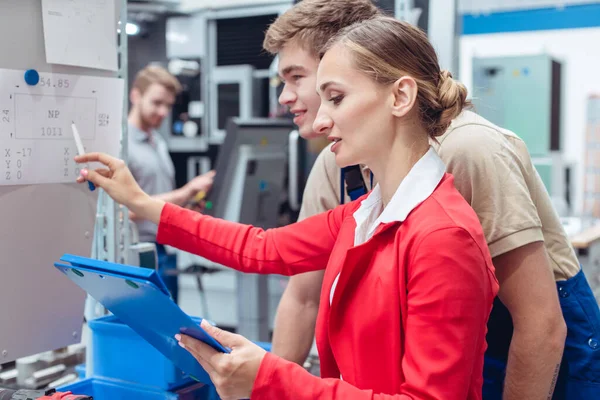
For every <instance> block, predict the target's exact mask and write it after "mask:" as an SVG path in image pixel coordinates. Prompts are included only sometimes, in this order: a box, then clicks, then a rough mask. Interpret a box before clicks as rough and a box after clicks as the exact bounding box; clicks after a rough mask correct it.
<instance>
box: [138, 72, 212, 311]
mask: <svg viewBox="0 0 600 400" xmlns="http://www.w3.org/2000/svg"><path fill="white" fill-rule="evenodd" d="M180 91H181V85H180V83H179V82H178V81H177V78H175V77H174V76H173V75H171V74H170V73H169V72H168V71H167V70H165V69H164V68H162V67H158V66H148V67H146V68H144V69H143V70H141V71H140V72H138V74H137V75H136V78H135V80H134V82H133V85H132V89H131V94H130V100H131V110H130V112H129V117H128V150H129V151H128V165H129V169H130V170H131V172H132V174H133V176H134V178H135V179H136V181H137V182H138V184H139V185H140V187H141V188H142V189H143V190H144V191H145V192H146V193H148V194H150V195H152V196H155V197H157V198H161V199H162V200H164V201H167V202H169V203H174V204H177V205H180V206H183V205H186V204H187V203H189V202H190V201H191V200H192V199H193V198H194V197H195V196H196V195H197V194H198V193H199V192H204V193H206V192H208V190H210V187H211V186H212V181H213V176H214V172H212V171H211V172H209V173H207V174H204V175H200V176H198V177H196V178H194V179H192V180H191V181H190V182H188V183H187V184H186V185H185V186H183V187H181V188H179V189H175V168H174V167H173V162H172V161H171V156H170V155H169V150H168V148H167V144H166V142H165V141H164V139H163V138H162V137H161V136H160V134H158V133H157V132H156V129H157V128H158V127H159V126H160V125H161V124H162V122H163V120H164V119H165V117H166V116H167V115H168V114H169V113H170V112H171V109H172V108H173V103H174V102H175V97H176V96H177V94H178V93H179V92H180ZM130 216H131V218H132V219H133V220H134V221H135V222H136V225H137V228H138V232H139V240H140V241H141V242H156V233H157V228H158V227H157V225H156V224H153V223H152V222H150V221H143V220H139V219H137V218H136V217H135V215H133V214H131V215H130ZM156 249H157V253H158V265H159V271H160V273H161V276H162V279H163V280H164V282H165V284H166V285H167V287H168V289H169V291H170V292H171V295H172V296H173V299H174V300H175V302H177V295H178V290H177V276H176V275H168V271H169V270H172V269H175V268H177V260H176V258H175V255H174V254H168V253H167V252H166V251H165V248H164V246H162V245H160V244H158V243H157V244H156Z"/></svg>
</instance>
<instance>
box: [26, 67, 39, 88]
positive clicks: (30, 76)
mask: <svg viewBox="0 0 600 400" xmlns="http://www.w3.org/2000/svg"><path fill="white" fill-rule="evenodd" d="M39 81H40V74H38V72H37V71H36V70H35V69H28V70H27V71H25V82H26V83H27V84H28V85H31V86H35V85H37V84H38V82H39Z"/></svg>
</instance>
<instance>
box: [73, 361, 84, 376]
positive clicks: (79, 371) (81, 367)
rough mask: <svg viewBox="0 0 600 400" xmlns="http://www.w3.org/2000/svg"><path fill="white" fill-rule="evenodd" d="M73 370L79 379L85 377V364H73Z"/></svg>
mask: <svg viewBox="0 0 600 400" xmlns="http://www.w3.org/2000/svg"><path fill="white" fill-rule="evenodd" d="M75 372H76V373H77V376H78V377H79V379H83V378H85V364H79V365H76V366H75Z"/></svg>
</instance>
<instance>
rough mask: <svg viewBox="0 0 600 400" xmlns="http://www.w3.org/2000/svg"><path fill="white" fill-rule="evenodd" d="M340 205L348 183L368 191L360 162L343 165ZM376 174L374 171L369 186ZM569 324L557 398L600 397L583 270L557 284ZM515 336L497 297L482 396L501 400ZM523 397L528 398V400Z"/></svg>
mask: <svg viewBox="0 0 600 400" xmlns="http://www.w3.org/2000/svg"><path fill="white" fill-rule="evenodd" d="M340 183H341V186H340V187H341V190H340V204H344V202H345V201H344V200H345V192H344V184H346V187H347V188H346V190H347V193H348V195H349V196H350V199H352V200H356V199H357V198H359V197H360V196H362V195H363V194H365V193H367V187H366V185H365V183H364V179H363V176H362V172H361V170H360V167H359V166H351V167H346V168H343V169H342V173H341V181H340ZM372 187H373V174H371V188H372ZM556 286H557V290H558V297H559V300H560V305H561V308H562V312H563V317H564V319H565V323H566V325H567V340H566V343H565V349H564V354H563V359H562V363H561V368H560V371H559V375H558V379H557V382H556V388H555V390H554V396H553V397H552V399H553V400H596V399H598V400H600V309H599V307H598V303H597V302H596V299H595V297H594V294H593V292H592V289H591V288H590V286H589V284H588V281H587V279H586V277H585V274H584V272H583V270H580V271H579V273H577V275H575V276H574V277H572V278H571V279H568V280H566V281H559V282H556ZM512 334H513V324H512V318H511V316H510V313H509V311H508V309H507V308H506V307H505V306H504V304H502V302H501V301H500V299H499V298H498V297H496V299H495V301H494V306H493V308H492V312H491V314H490V319H489V322H488V334H487V338H486V339H487V342H488V349H487V351H486V353H485V363H484V371H483V376H484V383H483V400H502V388H503V386H504V376H505V373H506V364H507V360H508V351H509V347H510V341H511V338H512ZM524 400H525V399H524Z"/></svg>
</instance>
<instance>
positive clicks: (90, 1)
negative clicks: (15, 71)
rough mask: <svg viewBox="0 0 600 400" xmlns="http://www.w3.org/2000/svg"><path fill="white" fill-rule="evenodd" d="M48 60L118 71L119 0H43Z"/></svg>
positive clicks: (52, 62)
mask: <svg viewBox="0 0 600 400" xmlns="http://www.w3.org/2000/svg"><path fill="white" fill-rule="evenodd" d="M42 17H43V18H42V19H43V24H44V40H45V47H46V62H48V63H49V64H64V65H76V66H79V67H89V68H97V69H108V70H112V71H116V70H117V68H118V65H117V25H116V22H117V21H116V11H115V0H42Z"/></svg>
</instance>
